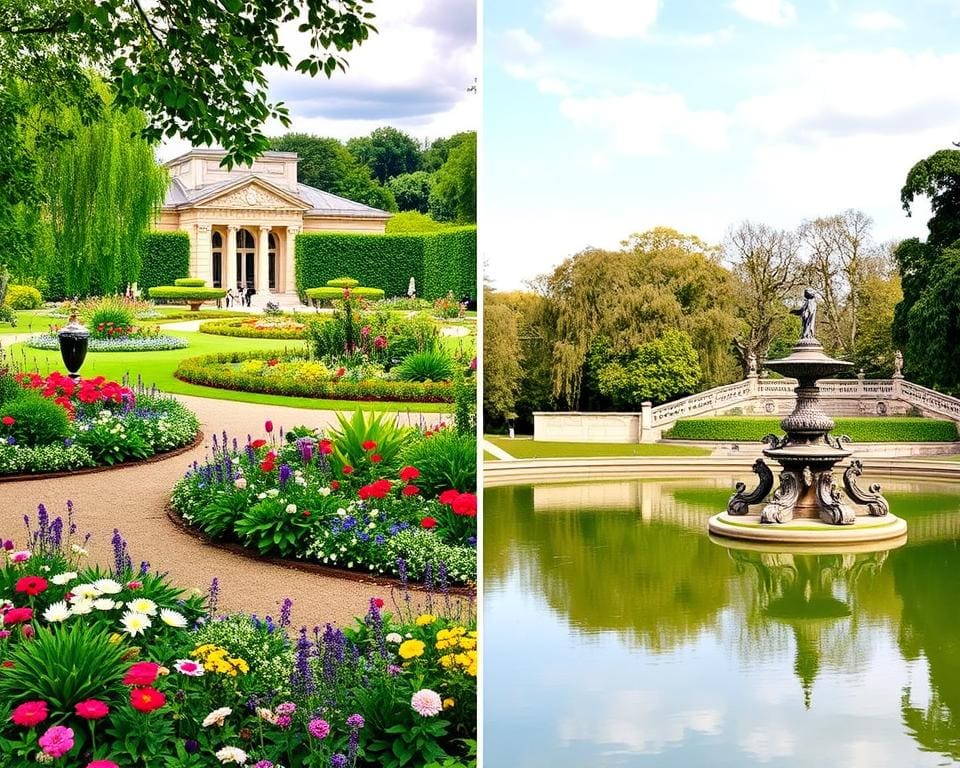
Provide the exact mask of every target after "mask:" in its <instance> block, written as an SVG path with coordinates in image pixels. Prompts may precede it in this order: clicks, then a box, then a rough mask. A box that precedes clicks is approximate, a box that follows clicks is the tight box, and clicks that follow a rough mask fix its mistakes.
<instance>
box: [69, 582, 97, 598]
mask: <svg viewBox="0 0 960 768" xmlns="http://www.w3.org/2000/svg"><path fill="white" fill-rule="evenodd" d="M70 593H71V594H72V595H73V597H74V598H85V599H88V600H94V599H95V598H98V597H100V595H101V594H103V593H102V592H101V591H100V590H99V589H97V587H96V586H95V585H93V584H77V585H76V586H75V587H73V588H72V589H71V590H70ZM71 599H73V598H71Z"/></svg>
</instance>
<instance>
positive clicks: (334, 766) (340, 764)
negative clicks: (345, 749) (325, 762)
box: [330, 752, 347, 768]
mask: <svg viewBox="0 0 960 768" xmlns="http://www.w3.org/2000/svg"><path fill="white" fill-rule="evenodd" d="M330 768H347V756H346V755H341V754H340V753H339V752H337V753H336V754H335V755H333V756H331V758H330Z"/></svg>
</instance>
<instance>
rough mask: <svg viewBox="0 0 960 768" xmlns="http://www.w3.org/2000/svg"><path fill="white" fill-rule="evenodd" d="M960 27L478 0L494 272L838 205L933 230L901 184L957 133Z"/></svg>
mask: <svg viewBox="0 0 960 768" xmlns="http://www.w3.org/2000/svg"><path fill="white" fill-rule="evenodd" d="M958 29H960V4H958V3H956V2H953V1H952V0H912V1H911V2H909V3H907V2H902V0H900V1H895V0H888V1H887V2H883V1H882V0H863V1H860V0H794V2H789V0H721V1H719V2H718V1H717V0H593V1H592V2H589V3H586V2H582V0H536V1H535V2H530V3H524V4H518V3H516V2H512V1H511V0H486V2H485V3H484V34H485V38H486V39H485V42H484V81H483V89H482V90H483V95H484V106H483V112H484V113H483V131H484V140H483V147H484V149H483V151H484V154H483V166H482V167H483V171H484V175H483V187H482V195H481V196H482V210H481V216H482V250H483V254H484V258H485V260H486V263H487V274H488V275H489V276H490V277H491V278H492V279H493V282H494V284H495V285H496V286H497V287H499V288H512V287H519V286H520V285H521V284H522V281H523V280H525V279H528V278H530V277H533V276H535V275H537V274H540V273H542V272H545V271H548V270H549V269H550V268H551V267H552V266H553V265H555V264H557V263H558V262H560V261H561V260H562V259H564V258H565V257H566V256H568V255H570V254H573V253H576V252H577V251H579V250H581V249H582V248H584V247H586V246H588V245H592V246H597V247H616V246H617V244H618V243H619V241H620V240H622V239H624V238H625V237H626V236H628V235H629V234H630V233H632V232H638V231H643V230H645V229H649V228H651V227H653V226H657V225H666V226H671V227H674V228H676V229H679V230H681V231H684V232H690V233H694V234H697V235H699V236H701V237H703V238H704V239H707V240H709V241H712V242H719V241H721V240H722V239H723V236H724V234H725V233H726V232H727V230H728V229H729V228H730V226H731V225H733V224H735V223H737V222H739V221H742V220H743V219H746V218H749V219H753V220H756V221H764V222H767V223H770V224H773V225H776V226H778V227H794V226H796V225H797V224H799V223H800V221H801V220H803V219H805V218H812V217H816V216H819V215H826V214H830V213H835V212H839V211H841V210H843V209H846V208H859V209H861V210H863V211H865V212H866V213H867V214H869V215H870V216H871V217H873V219H874V220H875V222H876V224H875V234H876V237H877V239H879V240H887V239H892V238H901V237H911V236H914V235H918V236H923V234H924V232H925V227H924V224H925V221H926V219H927V217H928V215H929V209H928V208H927V207H926V206H925V204H923V205H920V206H917V207H916V208H915V210H914V216H913V217H912V218H907V217H906V216H905V214H904V212H903V211H902V210H901V208H900V202H899V191H900V187H901V186H902V184H903V181H904V178H905V176H906V173H907V171H908V170H909V168H910V167H911V165H912V164H913V163H914V162H916V161H917V160H918V159H920V158H923V157H926V156H927V155H929V154H931V153H932V152H934V151H936V150H938V149H942V148H944V147H948V146H950V142H951V141H955V140H960V88H958V87H957V83H958V82H960V50H958V48H957V45H956V32H957V30H958Z"/></svg>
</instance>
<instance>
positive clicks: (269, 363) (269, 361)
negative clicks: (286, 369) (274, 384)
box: [267, 357, 280, 368]
mask: <svg viewBox="0 0 960 768" xmlns="http://www.w3.org/2000/svg"><path fill="white" fill-rule="evenodd" d="M279 362H280V361H279V360H277V358H275V357H271V358H270V359H269V360H267V365H269V366H270V367H271V368H272V367H273V366H275V365H276V364H277V363H279Z"/></svg>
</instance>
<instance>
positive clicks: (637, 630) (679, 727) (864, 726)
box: [483, 478, 960, 768]
mask: <svg viewBox="0 0 960 768" xmlns="http://www.w3.org/2000/svg"><path fill="white" fill-rule="evenodd" d="M732 485H733V479H732V478H713V479H710V480H682V481H674V480H665V481H629V482H614V483H609V482H604V483H592V484H582V483H578V484H563V485H538V486H513V487H504V488H491V489H487V491H486V492H485V495H484V519H485V522H484V545H483V549H484V615H483V619H484V625H483V627H484V638H485V639H484V678H483V685H484V690H483V695H484V764H485V765H488V766H493V767H495V768H507V767H508V766H525V767H527V768H537V767H538V766H545V767H547V766H548V767H549V768H573V766H576V767H577V768H581V767H584V768H586V767H588V766H678V767H685V766H765V765H771V766H778V767H791V768H792V767H794V766H796V767H800V766H804V767H807V766H817V767H819V766H823V768H826V766H830V767H831V768H832V767H833V766H840V767H841V768H847V767H849V768H861V767H862V768H867V767H869V768H882V767H884V766H897V768H900V767H901V766H917V767H918V768H923V767H925V766H942V765H958V764H960V485H950V484H936V483H930V482H923V483H920V482H917V483H913V482H898V483H885V484H884V493H885V495H886V496H887V498H888V499H889V500H890V503H891V507H892V509H893V511H894V512H895V513H896V514H898V515H900V516H902V517H905V518H906V519H907V521H908V523H909V526H910V528H909V540H908V542H907V544H906V545H905V546H903V547H901V548H899V549H895V550H891V551H887V552H873V553H866V554H863V553H861V554H851V553H845V554H819V555H798V554H791V553H783V552H766V553H761V552H756V551H746V550H742V549H730V548H728V547H725V546H721V545H720V544H718V543H716V542H714V541H712V540H711V539H710V537H709V536H708V535H707V533H706V523H707V518H708V517H709V516H710V515H712V514H714V513H716V512H717V511H719V510H722V509H723V508H724V507H725V504H726V500H727V498H728V497H729V495H730V488H731V487H732Z"/></svg>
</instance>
